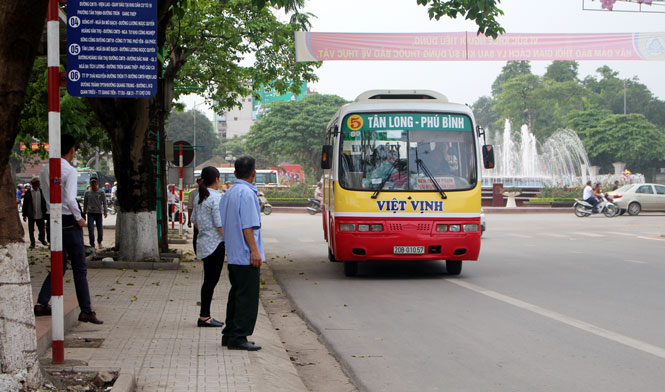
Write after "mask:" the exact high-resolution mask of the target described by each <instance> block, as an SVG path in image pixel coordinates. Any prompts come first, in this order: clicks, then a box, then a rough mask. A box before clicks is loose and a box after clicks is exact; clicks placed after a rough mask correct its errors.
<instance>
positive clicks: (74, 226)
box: [37, 215, 92, 313]
mask: <svg viewBox="0 0 665 392" xmlns="http://www.w3.org/2000/svg"><path fill="white" fill-rule="evenodd" d="M62 227H63V228H62V273H63V275H64V273H65V271H67V258H69V259H70V261H71V263H72V272H73V273H74V287H75V288H76V298H77V299H78V302H79V307H80V308H81V311H83V312H86V313H90V312H92V307H91V305H90V290H89V288H88V269H87V267H86V265H85V247H84V245H83V230H82V229H81V227H79V225H78V223H76V221H75V220H74V217H73V216H72V215H63V216H62ZM50 300H51V273H50V272H49V273H48V275H46V279H45V280H44V283H43V284H42V288H41V290H39V296H38V297H37V302H38V303H39V304H41V305H48V303H49V301H50Z"/></svg>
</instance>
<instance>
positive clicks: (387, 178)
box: [372, 170, 395, 199]
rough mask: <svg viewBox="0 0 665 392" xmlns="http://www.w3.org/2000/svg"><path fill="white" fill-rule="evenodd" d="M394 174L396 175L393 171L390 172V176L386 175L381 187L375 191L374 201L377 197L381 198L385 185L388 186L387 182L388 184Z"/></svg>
mask: <svg viewBox="0 0 665 392" xmlns="http://www.w3.org/2000/svg"><path fill="white" fill-rule="evenodd" d="M393 174H395V173H394V172H393V171H392V170H390V171H389V172H388V174H386V175H385V177H383V179H382V180H381V184H379V187H378V188H376V191H374V193H373V194H372V199H376V198H377V197H379V193H381V190H382V189H383V187H384V185H386V182H388V180H389V179H390V177H391V176H392V175H393Z"/></svg>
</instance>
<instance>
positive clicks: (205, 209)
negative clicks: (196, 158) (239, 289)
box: [192, 166, 224, 327]
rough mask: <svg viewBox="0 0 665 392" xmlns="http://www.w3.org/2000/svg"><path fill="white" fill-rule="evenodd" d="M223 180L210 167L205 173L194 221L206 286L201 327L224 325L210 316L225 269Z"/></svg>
mask: <svg viewBox="0 0 665 392" xmlns="http://www.w3.org/2000/svg"><path fill="white" fill-rule="evenodd" d="M220 185H221V181H220V179H219V170H217V169H216V168H214V167H213V166H206V167H204V168H203V170H201V182H200V184H199V194H198V195H197V196H196V197H195V203H197V206H196V208H195V209H194V216H193V217H192V222H193V223H194V225H195V226H198V228H199V236H198V241H197V243H196V254H197V256H198V257H199V258H200V259H201V260H203V284H202V285H201V312H200V313H199V319H198V321H197V325H198V326H199V327H221V326H223V325H224V323H222V322H220V321H217V320H215V319H214V318H212V317H211V316H210V303H211V302H212V296H213V294H214V292H215V286H217V282H219V276H220V275H221V273H222V267H223V266H224V232H223V231H222V220H221V217H220V214H219V202H220V200H221V198H222V195H221V193H219V192H218V190H219V186H220Z"/></svg>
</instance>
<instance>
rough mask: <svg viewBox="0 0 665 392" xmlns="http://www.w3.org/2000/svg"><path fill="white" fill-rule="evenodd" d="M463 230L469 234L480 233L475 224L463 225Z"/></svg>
mask: <svg viewBox="0 0 665 392" xmlns="http://www.w3.org/2000/svg"><path fill="white" fill-rule="evenodd" d="M462 228H463V229H464V231H465V232H469V233H471V232H475V231H478V225H477V224H475V223H473V224H466V225H462Z"/></svg>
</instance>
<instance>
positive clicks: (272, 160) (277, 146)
mask: <svg viewBox="0 0 665 392" xmlns="http://www.w3.org/2000/svg"><path fill="white" fill-rule="evenodd" d="M344 103H345V100H344V99H343V98H341V97H338V96H336V95H322V94H314V95H310V96H308V97H306V98H305V99H303V100H301V101H286V102H274V103H272V104H271V105H270V106H269V108H270V112H269V113H268V115H267V116H265V117H264V118H263V119H262V120H261V121H259V122H258V123H256V124H254V126H252V128H251V130H250V131H249V134H248V135H247V143H246V148H247V150H248V152H249V153H252V154H253V155H254V156H256V157H260V159H259V160H258V163H259V164H262V165H273V166H276V165H277V164H279V163H284V162H283V161H288V163H293V164H300V165H303V168H304V169H305V171H306V173H307V174H313V175H314V176H315V178H318V177H319V176H320V169H319V167H320V159H321V147H322V145H323V140H324V137H325V130H326V125H327V124H328V122H329V121H330V119H331V118H332V116H333V115H334V114H335V112H336V111H337V110H338V109H339V107H340V106H341V105H342V104H344Z"/></svg>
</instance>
